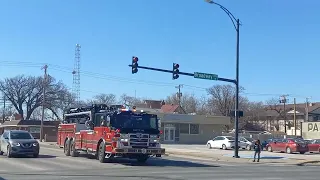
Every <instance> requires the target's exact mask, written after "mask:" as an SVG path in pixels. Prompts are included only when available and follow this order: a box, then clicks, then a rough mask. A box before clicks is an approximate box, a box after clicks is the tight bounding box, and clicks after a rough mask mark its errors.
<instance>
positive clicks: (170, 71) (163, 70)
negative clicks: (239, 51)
mask: <svg viewBox="0 0 320 180" xmlns="http://www.w3.org/2000/svg"><path fill="white" fill-rule="evenodd" d="M129 67H132V65H129ZM137 68H141V69H147V70H152V71H160V72H166V73H174V72H173V70H166V69H159V68H152V67H146V66H137ZM178 74H182V75H186V76H192V77H193V76H194V73H187V72H181V71H180V72H179V73H178ZM217 80H218V81H224V82H230V83H234V84H236V81H235V80H234V79H227V78H221V77H219V78H218V79H217Z"/></svg>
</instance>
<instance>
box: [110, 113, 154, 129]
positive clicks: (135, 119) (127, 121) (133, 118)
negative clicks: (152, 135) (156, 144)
mask: <svg viewBox="0 0 320 180" xmlns="http://www.w3.org/2000/svg"><path fill="white" fill-rule="evenodd" d="M111 126H112V127H115V128H117V129H122V128H129V129H132V128H133V129H135V128H136V129H158V121H157V117H156V116H151V115H148V114H143V115H131V114H130V115H118V116H117V117H116V119H114V120H112V121H111Z"/></svg>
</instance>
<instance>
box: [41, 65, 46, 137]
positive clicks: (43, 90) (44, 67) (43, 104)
mask: <svg viewBox="0 0 320 180" xmlns="http://www.w3.org/2000/svg"><path fill="white" fill-rule="evenodd" d="M41 69H44V77H43V83H42V86H43V87H42V93H43V94H42V117H41V125H40V142H42V141H43V120H44V110H45V104H46V98H45V97H46V86H47V69H48V66H47V65H44V66H43V67H42V68H41Z"/></svg>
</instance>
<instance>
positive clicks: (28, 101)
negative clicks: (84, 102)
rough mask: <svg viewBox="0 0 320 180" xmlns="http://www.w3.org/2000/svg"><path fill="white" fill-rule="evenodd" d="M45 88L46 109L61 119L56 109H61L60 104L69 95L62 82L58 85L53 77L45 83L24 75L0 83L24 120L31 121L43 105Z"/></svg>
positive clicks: (38, 78)
mask: <svg viewBox="0 0 320 180" xmlns="http://www.w3.org/2000/svg"><path fill="white" fill-rule="evenodd" d="M43 87H46V98H45V100H46V102H45V106H46V108H48V109H49V110H51V111H52V112H53V113H54V114H55V115H56V116H57V117H58V118H59V116H58V114H57V112H56V109H58V108H59V106H58V105H59V102H61V101H62V100H63V99H64V97H65V96H66V94H68V93H69V92H68V90H67V88H66V87H65V85H64V84H63V83H62V82H57V83H56V82H55V79H54V78H53V77H51V76H48V78H47V81H46V82H44V81H43V78H42V77H34V76H23V75H19V76H16V77H13V78H6V79H5V80H3V81H0V90H1V91H3V92H4V94H5V96H6V97H7V99H8V100H9V101H10V102H11V103H12V105H13V106H14V108H15V109H16V110H17V112H18V113H19V114H20V115H21V117H22V119H30V117H31V115H32V113H33V112H34V110H35V109H37V108H38V107H40V106H41V105H42V99H43V95H42V92H43Z"/></svg>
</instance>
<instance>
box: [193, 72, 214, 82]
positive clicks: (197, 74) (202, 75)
mask: <svg viewBox="0 0 320 180" xmlns="http://www.w3.org/2000/svg"><path fill="white" fill-rule="evenodd" d="M193 77H194V78H197V79H208V80H215V81H216V80H218V75H217V74H207V73H201V72H194V75H193Z"/></svg>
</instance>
